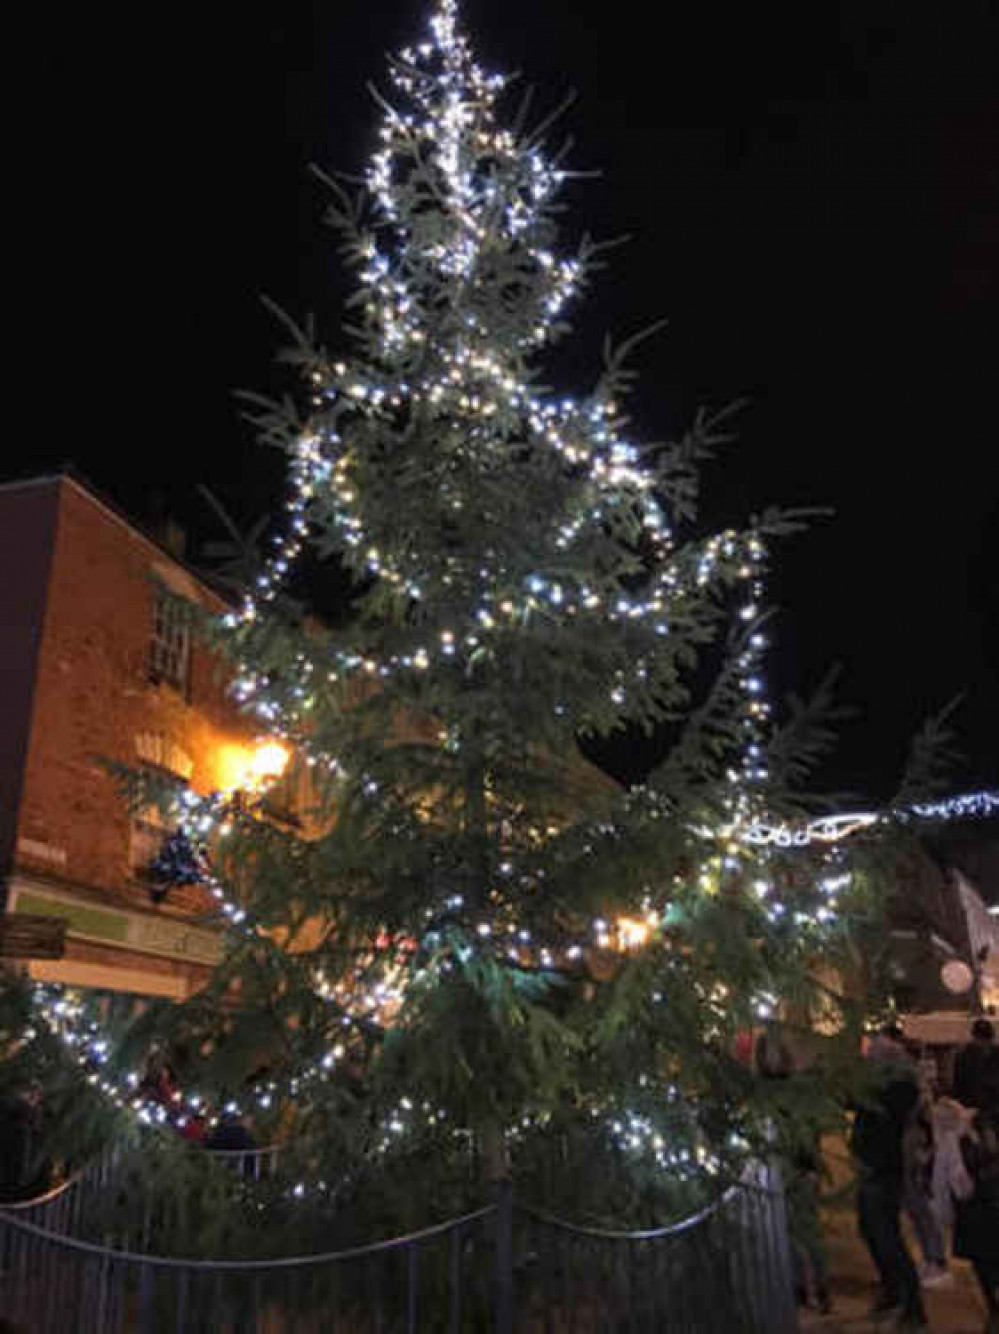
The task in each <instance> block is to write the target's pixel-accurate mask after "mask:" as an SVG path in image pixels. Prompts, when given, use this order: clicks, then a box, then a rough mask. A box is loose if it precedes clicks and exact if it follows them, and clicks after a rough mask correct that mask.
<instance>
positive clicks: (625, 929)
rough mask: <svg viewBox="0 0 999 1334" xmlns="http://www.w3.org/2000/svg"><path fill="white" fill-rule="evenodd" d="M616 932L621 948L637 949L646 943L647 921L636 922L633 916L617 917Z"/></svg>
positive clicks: (647, 934) (647, 937)
mask: <svg viewBox="0 0 999 1334" xmlns="http://www.w3.org/2000/svg"><path fill="white" fill-rule="evenodd" d="M617 933H618V939H619V940H620V942H621V949H623V950H637V949H640V948H641V947H642V946H643V945H645V944H647V943H648V939H649V927H648V923H646V922H636V921H635V919H634V918H633V917H619V918H618V919H617Z"/></svg>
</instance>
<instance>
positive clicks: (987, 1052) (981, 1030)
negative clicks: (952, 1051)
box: [954, 1019, 999, 1111]
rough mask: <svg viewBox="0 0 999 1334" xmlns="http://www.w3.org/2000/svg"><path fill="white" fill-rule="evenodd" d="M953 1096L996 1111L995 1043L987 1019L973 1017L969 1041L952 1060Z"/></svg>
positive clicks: (998, 1068)
mask: <svg viewBox="0 0 999 1334" xmlns="http://www.w3.org/2000/svg"><path fill="white" fill-rule="evenodd" d="M954 1097H955V1098H956V1099H957V1101H958V1102H959V1103H961V1104H962V1105H963V1106H965V1107H974V1108H976V1109H977V1110H979V1111H999V1047H997V1046H996V1042H995V1029H994V1028H993V1027H992V1025H991V1024H990V1023H989V1021H988V1020H987V1019H976V1020H975V1022H974V1023H973V1024H972V1026H971V1041H970V1042H969V1043H968V1045H967V1046H966V1047H963V1048H962V1049H961V1050H960V1051H959V1052H958V1054H957V1059H956V1060H955V1062H954Z"/></svg>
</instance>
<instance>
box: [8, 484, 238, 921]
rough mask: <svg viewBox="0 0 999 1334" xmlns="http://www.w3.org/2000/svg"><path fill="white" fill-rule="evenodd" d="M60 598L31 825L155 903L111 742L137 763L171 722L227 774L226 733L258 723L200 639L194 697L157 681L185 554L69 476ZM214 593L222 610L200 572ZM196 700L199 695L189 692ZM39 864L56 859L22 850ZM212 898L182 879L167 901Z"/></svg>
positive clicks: (124, 895) (198, 904) (28, 776)
mask: <svg viewBox="0 0 999 1334" xmlns="http://www.w3.org/2000/svg"><path fill="white" fill-rule="evenodd" d="M58 486H59V506H58V524H57V530H56V542H55V554H54V559H53V564H52V573H51V579H50V585H49V587H50V592H49V600H48V605H47V608H46V615H45V626H44V633H43V637H42V645H41V651H40V653H39V658H38V671H37V680H36V688H35V695H34V702H33V708H32V718H31V724H32V725H31V734H30V742H29V747H28V757H27V767H26V772H25V780H24V788H23V793H22V799H21V806H20V814H19V820H18V829H17V833H18V837H19V838H21V839H27V840H30V841H33V842H35V843H39V844H45V845H48V846H49V847H52V848H56V849H62V850H64V851H65V853H66V860H65V864H64V865H63V866H61V867H59V868H58V874H59V875H60V877H63V878H64V879H65V880H66V881H68V882H71V883H76V884H80V885H84V886H86V887H88V888H91V889H95V890H100V891H103V892H104V894H106V895H107V896H108V898H110V899H113V900H117V901H119V902H123V903H124V902H130V903H132V904H134V905H135V906H137V907H142V908H146V909H148V908H149V906H150V904H149V898H148V894H147V892H146V890H145V888H144V887H143V886H142V885H141V884H138V883H136V881H135V880H134V878H133V877H132V876H131V875H130V868H129V845H130V822H129V816H128V812H127V810H126V807H125V803H124V801H123V799H122V798H121V796H120V795H119V793H118V791H117V789H116V785H115V783H114V780H113V779H112V778H111V777H110V776H109V775H108V774H107V773H105V772H104V770H103V769H102V768H101V767H100V765H99V763H98V760H97V757H98V756H104V757H107V758H111V759H116V760H121V761H124V762H126V763H129V764H136V763H137V762H138V756H137V752H136V745H135V737H136V734H137V733H140V732H154V733H162V734H164V735H165V736H166V737H168V738H169V740H170V741H171V742H173V743H174V744H175V745H177V746H179V747H181V748H182V749H183V750H184V751H185V752H186V753H187V754H188V755H189V756H190V757H191V758H192V759H193V761H194V771H193V775H192V779H191V782H192V786H193V787H194V788H196V789H197V790H201V791H208V790H212V789H213V788H215V787H216V786H217V785H218V779H217V772H216V769H217V762H218V757H219V750H220V747H221V746H223V745H224V744H225V743H226V742H229V743H233V742H236V743H238V742H240V741H244V742H245V741H246V740H247V739H248V738H249V736H250V735H251V732H250V727H249V724H248V723H247V722H246V721H245V720H243V719H241V718H240V717H239V716H238V714H236V712H235V711H234V709H233V708H232V706H231V705H229V704H228V703H227V702H226V699H225V696H224V690H223V686H222V684H221V683H220V682H219V681H217V680H216V679H215V676H216V664H215V663H214V662H213V661H212V660H211V659H210V657H209V656H208V654H207V653H206V652H205V650H203V649H201V648H199V647H197V646H195V647H194V649H193V655H192V663H191V680H190V690H189V694H188V700H185V699H183V698H182V697H181V696H180V695H179V694H178V693H177V692H176V691H174V690H172V689H171V688H170V687H168V686H153V685H150V684H149V683H148V681H147V654H148V646H149V635H150V628H151V624H152V607H153V599H154V596H155V587H154V584H153V583H152V582H151V580H150V576H151V575H152V573H153V570H154V568H155V567H156V566H160V567H161V568H163V567H167V568H168V569H171V570H172V571H173V575H174V578H181V579H182V578H184V577H185V576H184V573H183V571H182V569H181V567H180V566H179V565H177V564H176V563H175V562H172V561H171V558H170V557H169V556H167V555H165V554H164V553H163V552H162V551H160V550H159V548H158V547H156V546H155V545H154V544H153V543H152V542H150V541H147V540H146V539H145V538H143V537H142V536H141V535H140V534H138V533H136V532H135V531H134V530H133V529H131V528H129V527H128V525H127V524H125V523H124V522H123V521H122V520H121V519H120V518H118V517H117V516H116V515H114V514H113V513H111V512H110V511H108V510H107V509H105V508H104V506H103V505H101V504H100V503H99V502H98V501H96V500H95V499H94V498H93V497H91V496H90V495H89V494H88V493H86V492H85V491H83V490H82V489H81V488H79V487H78V486H77V485H75V484H74V483H72V482H70V481H68V480H66V479H62V480H61V481H60V482H59V484H58ZM192 586H193V587H194V588H195V589H197V590H198V592H199V597H200V600H201V601H202V602H203V603H205V602H207V603H209V605H214V606H215V608H216V609H218V610H221V609H222V607H221V603H218V602H217V600H215V599H213V598H212V597H211V595H210V594H208V593H207V592H206V591H205V590H204V589H203V588H201V586H200V585H196V584H193V585H192ZM188 701H189V702H188ZM18 861H19V862H20V863H21V864H22V865H23V866H25V867H28V868H33V869H35V870H37V871H38V872H39V873H41V874H44V873H46V872H48V873H50V874H51V873H52V871H53V869H54V868H53V866H52V864H51V862H49V863H48V864H46V863H44V862H38V861H37V859H35V860H33V859H32V857H31V856H30V855H29V854H26V853H24V852H21V853H20V854H19V855H18ZM204 906H205V900H204V898H203V896H202V891H199V890H174V891H171V893H170V896H169V899H168V901H167V904H166V906H165V908H164V909H161V911H167V912H171V911H175V910H178V909H184V908H186V909H189V910H192V909H197V910H200V909H201V908H203V907H204Z"/></svg>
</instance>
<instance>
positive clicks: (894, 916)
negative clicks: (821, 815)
mask: <svg viewBox="0 0 999 1334" xmlns="http://www.w3.org/2000/svg"><path fill="white" fill-rule="evenodd" d="M990 846H991V852H990ZM997 869H999V863H997V859H996V857H995V848H994V846H992V845H990V843H989V841H988V838H987V836H983V835H982V833H978V834H977V836H976V833H975V831H974V829H973V828H972V830H971V832H970V833H969V832H968V831H967V830H963V831H961V830H959V831H957V834H956V835H953V834H952V835H951V836H950V837H948V838H946V839H938V840H930V841H929V843H928V845H927V849H926V851H925V852H923V853H920V854H918V855H915V856H913V857H911V858H909V859H907V860H906V862H905V863H904V865H903V866H901V867H900V868H899V872H898V875H897V879H896V884H897V888H896V889H895V891H894V893H893V894H892V895H891V897H890V899H889V903H888V918H889V924H890V940H891V973H892V980H893V991H894V996H895V1001H896V1004H897V1006H898V1008H899V1010H900V1011H902V1012H904V1013H905V1014H906V1015H907V1016H908V1017H907V1019H906V1024H905V1027H906V1031H907V1032H908V1033H910V1034H911V1035H912V1036H914V1037H920V1038H921V1039H922V1040H925V1041H937V1042H940V1043H945V1042H956V1043H960V1042H963V1041H966V1040H967V1036H968V1028H969V1025H970V1020H971V1017H972V1016H974V1015H975V1014H977V1013H981V1012H982V1011H985V1012H986V1013H990V1012H991V1013H995V1010H996V1008H997V1007H999V916H996V915H995V914H994V913H992V912H990V905H991V906H994V905H995V904H996V902H997V901H999V883H997V881H996V880H995V878H994V872H995V871H996V870H997Z"/></svg>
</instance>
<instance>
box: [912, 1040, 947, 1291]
mask: <svg viewBox="0 0 999 1334" xmlns="http://www.w3.org/2000/svg"><path fill="white" fill-rule="evenodd" d="M915 1070H916V1075H917V1079H918V1087H919V1098H918V1101H917V1102H916V1105H915V1107H914V1108H913V1110H912V1111H911V1112H910V1113H909V1117H908V1120H907V1122H906V1126H905V1130H904V1132H903V1135H902V1209H903V1211H904V1212H905V1213H906V1214H907V1215H908V1217H909V1220H910V1222H911V1223H912V1227H913V1230H914V1231H915V1234H916V1237H917V1238H918V1240H919V1248H920V1250H921V1251H922V1253H923V1263H922V1264H921V1265H920V1266H919V1269H918V1273H919V1281H920V1283H921V1284H922V1285H923V1287H924V1288H925V1287H934V1286H935V1285H936V1284H938V1283H951V1282H953V1275H952V1274H951V1272H950V1270H949V1269H948V1268H947V1250H946V1245H945V1242H944V1232H943V1227H942V1226H941V1223H940V1221H939V1219H938V1218H937V1216H936V1212H935V1210H934V1207H933V1199H932V1182H933V1164H934V1157H935V1153H936V1144H935V1142H934V1122H933V1094H932V1090H931V1088H930V1086H929V1084H928V1083H927V1081H926V1079H925V1077H924V1075H923V1071H922V1070H921V1068H920V1066H919V1065H918V1063H916V1064H915Z"/></svg>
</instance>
